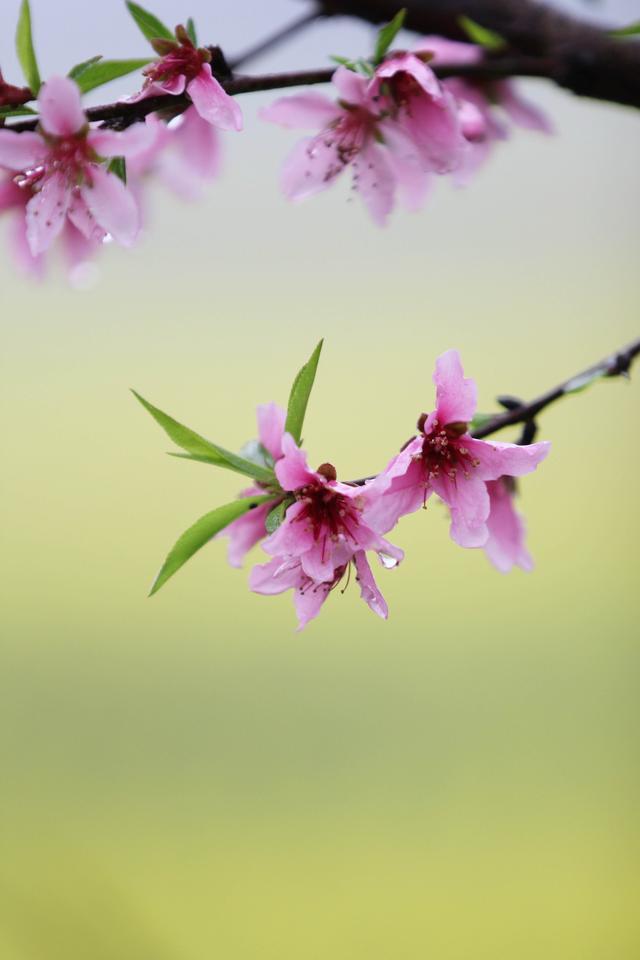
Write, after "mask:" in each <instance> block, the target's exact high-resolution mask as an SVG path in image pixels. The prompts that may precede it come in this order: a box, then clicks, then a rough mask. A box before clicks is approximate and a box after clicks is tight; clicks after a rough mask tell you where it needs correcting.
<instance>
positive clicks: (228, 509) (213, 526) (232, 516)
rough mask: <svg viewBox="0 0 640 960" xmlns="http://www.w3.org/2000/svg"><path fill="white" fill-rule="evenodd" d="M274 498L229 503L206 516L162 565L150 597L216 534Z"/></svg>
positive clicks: (248, 498) (254, 498)
mask: <svg viewBox="0 0 640 960" xmlns="http://www.w3.org/2000/svg"><path fill="white" fill-rule="evenodd" d="M272 499H273V497H267V496H265V497H247V498H245V499H243V500H234V501H233V503H227V504H225V505H224V506H223V507H217V508H216V509H215V510H211V512H210V513H205V515H204V517H200V519H199V520H196V522H195V523H194V524H193V526H192V527H189V529H188V530H186V531H185V532H184V533H183V534H182V536H181V537H180V539H179V540H178V541H177V543H176V544H175V545H174V547H173V549H172V550H171V551H170V553H169V555H168V557H167V559H166V560H165V562H164V563H163V565H162V569H161V570H160V573H159V574H158V576H157V577H156V579H155V580H154V582H153V586H152V587H151V592H150V594H149V596H153V594H154V593H157V592H158V590H159V589H160V587H162V586H164V584H165V583H166V582H167V580H168V579H169V578H170V577H172V576H173V575H174V573H177V571H178V570H179V569H180V567H182V566H184V564H185V563H186V562H187V560H189V559H190V558H191V557H192V556H193V555H194V553H196V552H197V551H198V550H199V549H200V548H201V547H204V545H205V543H208V542H209V540H211V538H212V537H215V535H216V534H217V533H220V531H221V530H224V528H225V527H228V526H229V524H230V523H233V521H234V520H237V519H238V517H241V516H243V515H244V514H245V513H248V512H249V510H254V509H255V508H256V507H258V506H260V504H261V503H267V502H268V501H269V500H272Z"/></svg>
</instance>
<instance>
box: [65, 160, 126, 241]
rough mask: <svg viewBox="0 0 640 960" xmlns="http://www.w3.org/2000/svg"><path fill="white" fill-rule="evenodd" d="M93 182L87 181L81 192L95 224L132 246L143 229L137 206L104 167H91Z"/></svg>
mask: <svg viewBox="0 0 640 960" xmlns="http://www.w3.org/2000/svg"><path fill="white" fill-rule="evenodd" d="M91 179H92V185H91V186H89V185H88V184H85V185H84V186H82V187H81V188H80V193H81V195H82V197H83V199H84V201H85V203H86V204H87V207H88V208H89V210H90V212H91V214H92V215H93V217H94V218H95V221H96V223H97V224H98V225H99V226H100V227H102V228H103V230H106V231H107V233H110V234H111V236H112V237H113V238H114V240H116V241H117V242H118V243H121V244H122V245H123V246H124V247H130V246H131V245H132V244H133V243H134V241H135V239H136V237H137V236H138V231H139V229H140V215H139V212H138V205H137V203H136V201H135V199H134V197H133V194H132V193H131V192H130V191H129V190H128V189H127V188H126V187H125V185H124V183H123V182H122V180H120V178H119V177H116V176H115V174H113V173H108V172H107V171H106V170H105V169H104V168H103V167H100V166H98V165H97V164H93V165H92V166H91Z"/></svg>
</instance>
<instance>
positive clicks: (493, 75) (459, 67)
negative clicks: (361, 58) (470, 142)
mask: <svg viewBox="0 0 640 960" xmlns="http://www.w3.org/2000/svg"><path fill="white" fill-rule="evenodd" d="M433 69H434V71H435V73H436V74H437V75H438V76H439V77H440V78H441V79H446V78H447V77H452V76H456V77H470V78H475V79H478V80H496V79H500V78H504V77H512V76H533V77H537V76H543V75H544V74H543V73H541V70H543V69H544V64H541V61H540V60H538V59H536V58H533V57H501V58H496V59H494V60H488V61H486V62H485V63H477V64H476V63H473V64H455V65H450V64H442V65H438V66H434V68H433ZM335 70H336V67H335V66H334V67H328V68H322V69H320V70H299V71H295V72H292V73H266V74H262V75H261V76H256V77H249V76H246V77H245V76H239V77H236V76H232V77H227V78H224V77H220V78H219V80H220V83H221V85H222V86H223V87H224V89H225V90H226V92H227V93H229V94H231V95H236V94H243V93H256V92H259V91H262V90H282V89H285V88H287V87H299V86H310V85H312V84H319V83H329V82H330V80H331V78H332V76H333V74H334V73H335ZM190 105H191V101H190V100H189V98H188V97H186V96H179V97H174V96H171V95H169V94H167V95H163V96H159V97H148V98H147V99H146V100H139V101H138V102H136V103H127V102H126V101H122V100H118V101H116V102H115V103H107V104H104V105H102V106H99V107H89V109H88V110H87V119H88V120H90V121H102V122H104V123H107V124H108V125H109V126H114V127H118V128H119V129H124V128H125V127H128V126H130V125H131V124H133V123H136V122H138V121H140V120H144V118H145V117H146V116H147V115H148V114H149V113H156V112H157V111H161V110H170V111H171V113H172V114H173V115H177V114H179V113H183V112H184V111H185V110H186V109H187V107H189V106H190ZM37 125H38V120H37V119H30V120H21V121H20V122H19V123H14V124H12V125H9V124H8V125H7V127H6V129H7V130H14V131H16V132H17V133H22V132H24V131H29V130H35V129H36V127H37Z"/></svg>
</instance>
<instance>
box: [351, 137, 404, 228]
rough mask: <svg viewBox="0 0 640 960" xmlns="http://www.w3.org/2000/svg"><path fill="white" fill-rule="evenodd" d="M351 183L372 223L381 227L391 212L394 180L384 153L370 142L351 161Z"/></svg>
mask: <svg viewBox="0 0 640 960" xmlns="http://www.w3.org/2000/svg"><path fill="white" fill-rule="evenodd" d="M353 182H354V186H355V188H356V190H357V191H358V193H359V194H360V196H361V197H362V200H363V202H364V204H365V206H366V207H367V210H368V211H369V213H370V214H371V217H372V219H373V221H374V222H375V223H377V224H378V226H379V227H383V226H384V225H385V223H386V222H387V218H388V216H389V214H390V213H391V211H392V210H393V201H394V193H395V186H396V178H395V176H394V174H393V171H392V169H391V167H390V166H389V164H388V162H387V158H386V157H385V154H384V151H383V150H382V149H381V148H380V147H379V146H377V144H375V143H373V142H372V141H370V142H367V143H365V144H364V146H363V147H362V149H361V151H360V153H359V154H358V155H357V157H356V158H355V160H354V161H353Z"/></svg>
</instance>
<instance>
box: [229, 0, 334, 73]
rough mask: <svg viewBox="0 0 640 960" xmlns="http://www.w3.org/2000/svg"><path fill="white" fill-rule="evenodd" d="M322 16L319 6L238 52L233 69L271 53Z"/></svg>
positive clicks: (231, 65)
mask: <svg viewBox="0 0 640 960" xmlns="http://www.w3.org/2000/svg"><path fill="white" fill-rule="evenodd" d="M321 16H322V12H321V11H320V10H319V9H318V8H316V9H314V10H311V12H310V13H305V14H303V15H302V16H301V17H298V18H297V19H296V20H294V21H293V22H292V23H289V24H287V25H286V26H285V27H281V28H280V30H276V32H275V33H272V34H271V36H269V37H265V39H264V40H260V41H259V42H258V43H256V44H255V46H253V47H249V48H248V49H247V50H245V51H244V52H243V53H241V54H238V56H237V57H233V58H232V59H231V60H230V61H229V66H230V67H231V69H232V70H237V68H238V67H240V66H244V64H245V63H247V62H248V61H249V60H255V58H256V57H260V56H262V54H263V53H269V52H270V51H271V50H273V49H275V48H276V47H279V46H280V44H281V43H284V42H285V40H289V39H290V38H291V37H294V36H295V35H296V34H297V33H300V31H301V30H304V28H305V27H308V26H309V25H310V24H312V23H314V22H315V21H316V20H317V19H318V18H319V17H321Z"/></svg>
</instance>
